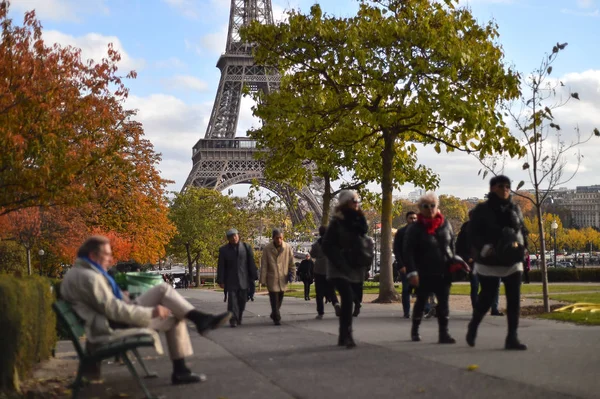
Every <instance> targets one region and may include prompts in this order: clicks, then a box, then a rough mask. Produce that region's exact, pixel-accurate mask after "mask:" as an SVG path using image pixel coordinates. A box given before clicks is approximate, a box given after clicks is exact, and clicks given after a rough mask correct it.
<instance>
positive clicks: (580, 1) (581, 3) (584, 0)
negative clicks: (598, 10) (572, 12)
mask: <svg viewBox="0 0 600 399" xmlns="http://www.w3.org/2000/svg"><path fill="white" fill-rule="evenodd" d="M595 3H596V1H595V0H577V7H579V8H592V7H594V6H595Z"/></svg>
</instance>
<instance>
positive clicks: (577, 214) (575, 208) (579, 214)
mask: <svg viewBox="0 0 600 399" xmlns="http://www.w3.org/2000/svg"><path fill="white" fill-rule="evenodd" d="M561 205H563V206H565V207H566V208H568V209H569V210H570V211H571V216H572V222H573V225H574V227H579V228H582V227H595V228H600V184H596V185H593V186H578V187H577V188H576V189H575V190H574V191H573V190H571V191H570V192H568V194H567V195H565V196H564V197H563V198H562V201H561Z"/></svg>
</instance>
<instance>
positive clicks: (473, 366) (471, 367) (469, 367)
mask: <svg viewBox="0 0 600 399" xmlns="http://www.w3.org/2000/svg"><path fill="white" fill-rule="evenodd" d="M478 368H479V366H478V365H476V364H470V365H468V366H467V370H468V371H475V370H477V369H478Z"/></svg>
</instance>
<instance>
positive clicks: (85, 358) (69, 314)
mask: <svg viewBox="0 0 600 399" xmlns="http://www.w3.org/2000/svg"><path fill="white" fill-rule="evenodd" d="M52 308H53V309H54V312H55V313H56V315H57V316H58V320H59V322H60V323H62V325H63V326H64V328H65V330H66V332H67V334H68V335H69V338H70V339H71V341H72V342H73V346H74V347H75V350H76V351H77V356H79V368H78V370H77V377H76V378H75V381H74V382H73V385H72V392H73V396H72V398H73V399H75V398H76V397H77V395H78V393H79V389H80V388H81V386H82V382H83V381H82V378H83V371H84V370H85V369H86V366H89V365H90V364H95V363H97V362H100V361H102V360H104V359H111V358H115V357H117V358H120V359H122V360H123V362H124V363H125V365H127V368H128V369H129V371H130V372H131V374H132V375H133V377H134V378H135V379H136V381H137V382H138V384H139V385H140V387H141V388H142V390H143V391H144V394H145V395H146V398H148V399H155V398H156V397H155V396H153V395H152V394H150V392H149V391H148V388H146V385H145V384H144V382H143V381H142V379H141V378H140V376H139V375H138V373H137V371H136V370H135V367H134V366H133V364H132V363H131V360H130V359H129V357H128V356H127V352H129V351H130V352H133V354H134V355H135V357H136V358H137V360H138V363H139V364H140V365H141V366H142V369H143V370H144V372H145V373H146V376H145V378H156V377H158V375H157V374H156V373H150V372H148V369H147V368H146V365H145V364H144V361H143V360H142V357H141V356H140V354H139V353H138V351H137V348H139V347H143V346H149V347H152V346H154V338H153V337H152V335H150V334H139V335H132V336H127V337H123V338H118V339H115V340H112V341H110V342H107V343H103V344H94V345H93V349H92V350H90V349H89V347H88V346H86V348H84V347H83V346H82V343H81V341H80V338H81V337H82V336H83V335H84V333H85V329H84V324H83V320H81V318H80V317H79V316H78V315H77V314H76V313H75V312H74V311H73V308H72V307H71V305H70V304H69V303H68V302H65V301H61V300H59V301H56V302H55V303H54V304H53V305H52Z"/></svg>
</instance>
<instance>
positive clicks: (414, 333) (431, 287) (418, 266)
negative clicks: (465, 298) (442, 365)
mask: <svg viewBox="0 0 600 399" xmlns="http://www.w3.org/2000/svg"><path fill="white" fill-rule="evenodd" d="M417 206H418V208H419V213H418V214H417V221H416V222H415V223H412V224H411V225H410V226H409V227H408V228H407V230H406V233H405V234H406V236H405V239H404V245H403V256H402V259H403V261H404V263H405V265H406V272H407V278H408V281H409V283H410V284H411V285H413V286H414V287H416V291H417V301H416V303H415V305H414V308H413V318H412V329H411V339H412V340H413V341H420V340H421V336H420V335H419V325H420V324H421V319H422V317H423V309H424V307H425V302H426V301H427V299H428V297H429V293H434V294H435V296H436V298H437V302H438V305H437V319H438V327H439V341H438V342H439V343H440V344H453V343H455V342H456V340H455V339H454V338H452V337H451V336H450V334H449V333H448V320H449V313H450V311H449V307H448V299H449V296H450V286H451V284H452V275H451V270H452V269H451V267H453V266H454V265H457V264H458V265H459V266H460V267H462V266H463V265H464V262H463V261H462V259H461V258H460V257H458V256H456V255H455V252H454V234H453V232H452V226H451V225H450V223H449V222H448V221H447V220H446V219H445V218H444V216H443V215H442V213H441V212H440V210H439V209H438V206H439V201H438V198H437V196H436V195H435V194H434V193H427V194H425V195H423V196H422V197H421V198H419V200H418V202H417ZM464 266H466V265H464Z"/></svg>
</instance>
